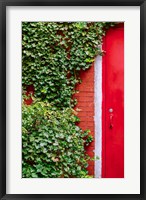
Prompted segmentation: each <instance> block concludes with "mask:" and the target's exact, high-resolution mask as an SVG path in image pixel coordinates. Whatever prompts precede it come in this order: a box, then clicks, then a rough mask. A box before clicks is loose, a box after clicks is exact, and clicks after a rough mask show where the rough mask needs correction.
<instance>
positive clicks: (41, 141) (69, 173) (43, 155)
mask: <svg viewBox="0 0 146 200" xmlns="http://www.w3.org/2000/svg"><path fill="white" fill-rule="evenodd" d="M22 119H23V120H22V144H23V151H22V156H23V167H22V169H23V177H24V178H69V177H70V178H74V177H78V178H87V177H89V176H88V172H87V170H86V168H87V166H88V160H90V157H89V156H88V155H87V154H86V152H85V148H84V147H85V145H88V144H89V143H90V142H91V141H92V137H91V136H90V135H89V133H90V131H89V130H86V131H82V129H81V128H79V127H78V126H77V125H76V124H75V123H76V122H78V121H79V118H78V117H76V116H75V115H74V114H73V109H71V108H66V109H64V110H62V111H60V110H56V109H55V108H54V107H52V105H50V104H49V103H44V102H39V101H34V102H33V104H32V105H30V106H28V105H26V104H24V103H23V105H22Z"/></svg>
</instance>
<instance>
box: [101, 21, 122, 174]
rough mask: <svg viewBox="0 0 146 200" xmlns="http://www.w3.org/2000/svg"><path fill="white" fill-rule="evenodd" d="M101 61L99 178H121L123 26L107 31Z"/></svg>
mask: <svg viewBox="0 0 146 200" xmlns="http://www.w3.org/2000/svg"><path fill="white" fill-rule="evenodd" d="M103 50H105V51H106V53H105V55H104V56H103V59H102V69H103V70H102V93H103V95H102V96H103V99H102V178H124V24H123V23H122V24H120V25H118V26H116V27H114V28H111V29H109V30H108V31H107V34H106V37H105V38H104V42H103Z"/></svg>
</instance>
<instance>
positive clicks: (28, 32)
mask: <svg viewBox="0 0 146 200" xmlns="http://www.w3.org/2000/svg"><path fill="white" fill-rule="evenodd" d="M113 25H114V23H108V22H71V23H68V22H23V23H22V86H23V103H22V148H23V149H22V158H23V163H22V166H23V167H22V176H23V177H26V178H30V177H32V178H33V177H34V178H35V177H36V178H37V177H38V178H49V177H50V178H57V177H58V178H69V177H70V178H74V177H78V178H87V177H91V176H89V175H88V171H87V166H88V161H89V160H90V159H92V158H90V157H89V156H88V155H87V154H86V151H85V146H86V145H89V144H90V142H92V140H93V139H92V136H91V135H90V131H89V130H86V131H83V130H82V129H81V128H80V127H78V126H77V122H79V121H80V119H79V118H78V117H77V116H76V112H75V111H74V109H73V107H74V105H75V104H76V103H77V102H76V99H73V94H74V93H75V92H76V91H75V86H76V85H77V84H79V83H81V80H80V76H79V72H80V71H81V70H87V69H88V68H89V67H90V66H91V64H92V63H93V62H94V58H95V56H97V55H102V54H103V51H102V49H101V44H102V37H103V36H104V35H105V32H106V29H108V28H109V27H110V26H113ZM30 85H32V86H33V87H34V90H35V91H34V97H32V98H34V99H33V103H32V104H31V105H29V106H28V105H26V103H25V99H26V95H25V91H26V90H27V87H28V86H30Z"/></svg>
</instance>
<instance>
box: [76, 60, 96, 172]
mask: <svg viewBox="0 0 146 200" xmlns="http://www.w3.org/2000/svg"><path fill="white" fill-rule="evenodd" d="M80 77H81V79H82V83H81V84H78V86H77V87H76V90H78V91H79V93H77V94H75V95H74V96H75V97H76V98H77V100H78V104H77V105H76V107H75V110H76V109H77V108H78V109H81V110H80V111H79V112H78V117H79V118H80V123H79V124H78V125H79V126H80V127H81V128H82V129H83V130H86V129H90V130H91V133H90V134H91V135H93V137H94V64H93V65H92V66H91V68H90V69H88V70H86V71H82V72H81V73H80ZM94 144H95V143H94V141H93V142H92V143H91V144H90V145H89V146H88V147H86V151H87V153H88V155H90V156H92V157H93V156H94V149H95V148H94ZM88 171H89V175H94V161H89V166H88Z"/></svg>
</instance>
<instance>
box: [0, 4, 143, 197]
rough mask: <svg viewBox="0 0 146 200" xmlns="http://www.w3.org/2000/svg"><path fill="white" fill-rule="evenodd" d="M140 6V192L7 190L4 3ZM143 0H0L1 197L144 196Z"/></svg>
mask: <svg viewBox="0 0 146 200" xmlns="http://www.w3.org/2000/svg"><path fill="white" fill-rule="evenodd" d="M7 6H140V85H141V87H140V104H141V105H140V132H141V133H140V152H141V153H140V194H21V195H20V194H6V167H7V166H6V7H7ZM145 19H146V0H90V1H89V0H79V1H78V0H70V1H68V0H43V1H40V0H30V1H28V0H26V1H25V0H8V1H7V0H0V44H1V45H0V55H1V57H0V97H1V98H0V177H1V178H0V199H2V200H11V199H13V200H16V199H20V200H21V199H23V200H25V199H26V200H32V199H38V200H40V199H50V200H51V199H56V200H59V199H60V200H63V199H65V198H68V199H76V200H78V199H80V200H81V199H89V198H90V199H92V198H97V199H102V200H107V199H109V198H116V199H119V200H121V199H125V200H129V199H135V200H136V199H137V200H146V190H145V186H146V185H145V182H146V157H145V155H146V147H144V145H145V146H146V136H145V132H146V123H144V122H145V121H146V103H145V102H146V92H145V90H146V69H145V67H146V59H145V55H146V20H145Z"/></svg>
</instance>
